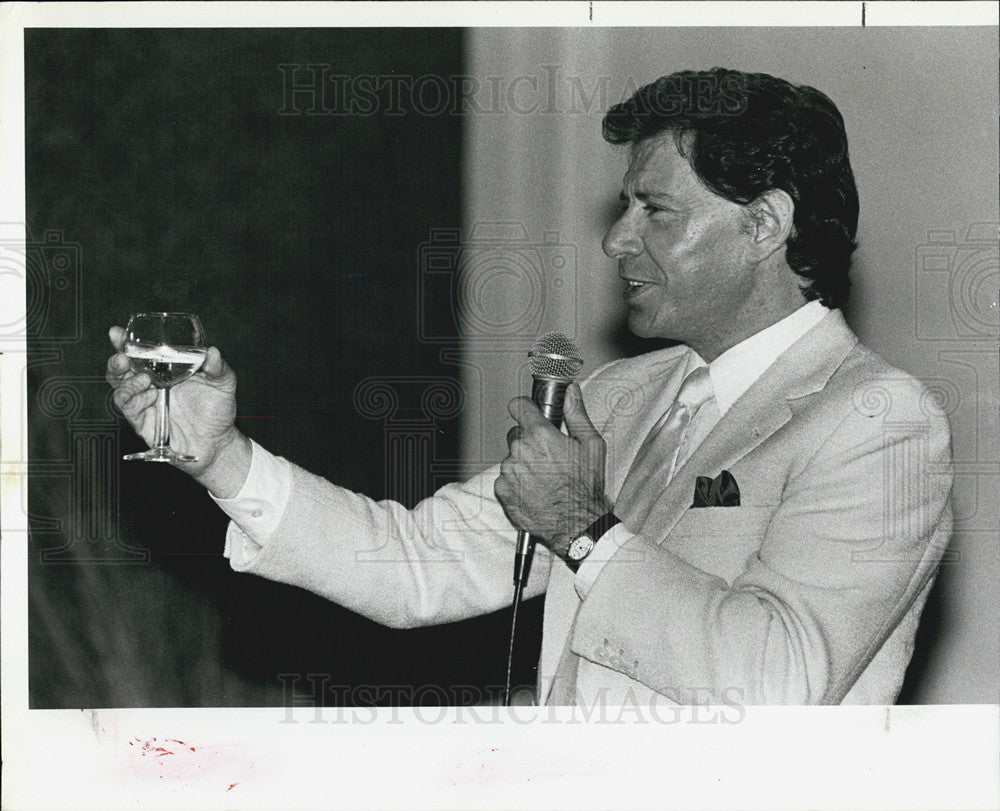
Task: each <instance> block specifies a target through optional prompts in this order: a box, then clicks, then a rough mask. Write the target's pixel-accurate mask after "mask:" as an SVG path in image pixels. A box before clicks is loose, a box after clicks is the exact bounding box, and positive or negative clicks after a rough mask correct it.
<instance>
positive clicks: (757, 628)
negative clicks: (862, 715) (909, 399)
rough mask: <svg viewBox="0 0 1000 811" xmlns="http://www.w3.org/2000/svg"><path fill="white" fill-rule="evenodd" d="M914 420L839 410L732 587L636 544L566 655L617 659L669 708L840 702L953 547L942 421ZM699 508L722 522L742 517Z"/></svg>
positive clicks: (656, 548)
mask: <svg viewBox="0 0 1000 811" xmlns="http://www.w3.org/2000/svg"><path fill="white" fill-rule="evenodd" d="M910 410H911V411H912V417H913V419H912V420H911V421H909V422H907V421H903V422H894V423H892V424H891V425H888V424H886V423H884V422H883V421H882V420H880V419H878V418H877V417H876V418H873V417H872V416H870V415H866V414H863V413H861V412H859V411H858V410H856V409H853V408H851V409H849V413H848V414H847V415H846V416H845V417H844V418H843V420H842V421H841V422H840V423H839V425H837V427H836V429H835V430H833V432H832V433H831V434H830V435H829V436H827V437H826V438H825V439H823V438H820V439H819V440H818V447H817V448H816V452H815V454H814V455H813V457H812V458H811V459H810V460H809V461H808V462H807V463H806V464H805V465H804V467H803V468H802V469H801V471H800V472H799V473H798V474H797V475H796V476H794V477H793V478H791V479H790V480H789V481H788V482H787V483H786V485H785V488H784V494H783V498H782V500H781V503H780V504H779V505H776V506H775V507H774V512H773V515H772V517H771V519H770V521H769V522H768V523H767V527H766V530H765V531H764V535H763V538H762V540H761V543H760V546H759V549H758V551H757V552H756V554H753V555H752V556H751V557H750V560H749V561H748V563H747V565H746V568H745V570H744V571H743V572H742V573H741V574H740V575H739V576H738V577H736V578H735V579H734V580H733V581H732V582H731V583H729V582H726V581H725V580H723V579H722V578H720V577H718V576H715V575H712V574H709V573H707V572H705V571H702V570H700V569H698V568H696V567H695V566H692V565H691V564H689V563H688V562H686V561H685V560H683V559H681V558H680V557H679V556H678V555H676V554H674V553H672V552H671V551H669V550H668V549H667V548H665V545H657V544H656V543H655V542H653V540H651V539H650V538H646V537H643V536H642V535H636V536H633V537H632V538H631V539H630V540H629V541H627V542H626V543H625V544H624V545H623V547H622V548H621V550H620V551H619V553H618V555H617V556H616V558H612V560H611V561H609V562H608V563H607V564H606V565H605V566H604V568H603V570H602V571H601V573H600V575H599V576H598V578H597V580H596V581H595V583H594V584H593V587H592V588H591V589H590V591H589V592H588V594H587V597H586V599H585V600H584V602H583V604H582V606H581V608H580V612H579V614H578V616H577V622H576V628H575V632H574V638H573V642H572V647H573V650H574V652H576V653H577V654H578V655H581V656H584V657H587V658H591V657H592V654H593V652H594V651H595V649H596V648H599V647H601V646H603V648H605V649H607V648H610V649H612V650H615V651H618V650H620V651H623V652H625V655H624V656H622V657H621V659H622V661H627V662H628V664H629V666H630V669H631V671H632V672H630V674H629V675H631V676H632V677H633V678H636V679H638V680H639V681H641V682H643V683H644V684H646V685H647V686H649V687H651V688H652V689H654V690H656V691H659V692H661V693H664V694H666V695H668V696H669V695H672V694H678V693H679V694H680V695H684V694H685V691H692V690H699V691H705V690H708V691H709V692H710V693H711V695H712V696H714V697H715V700H716V701H718V700H719V697H721V696H726V695H732V694H733V693H732V691H734V690H735V691H737V695H740V696H742V700H743V701H744V702H745V703H748V704H776V703H778V704H781V703H784V704H811V703H839V702H840V701H841V699H842V698H843V697H844V695H845V694H846V693H847V691H848V690H849V689H850V688H851V686H852V685H853V683H854V682H855V680H856V679H857V677H858V675H859V674H860V673H861V672H862V671H863V670H864V668H865V667H866V666H867V665H868V663H869V662H870V661H871V660H872V658H873V657H874V655H875V654H876V653H877V652H878V650H879V648H880V647H881V645H882V644H883V643H884V642H885V640H886V638H887V637H888V635H889V634H890V633H891V632H892V631H893V629H894V628H895V627H896V626H897V624H898V623H899V622H900V620H901V618H902V617H903V616H904V614H905V613H906V612H907V611H908V610H909V609H910V608H911V606H913V604H914V602H915V601H916V600H918V597H919V595H920V594H921V592H924V590H925V587H926V586H927V585H928V584H929V581H930V580H931V579H932V578H933V576H934V574H935V572H936V569H937V565H938V563H939V561H940V558H941V555H942V553H943V551H944V548H945V546H946V544H947V542H948V539H949V535H950V528H951V513H950V490H951V473H950V438H949V432H948V427H947V421H946V419H945V418H944V417H943V416H940V415H936V416H933V417H928V416H927V415H925V414H924V413H923V412H922V410H921V408H919V407H918V404H917V403H912V404H911V406H910ZM709 509H713V510H715V516H719V517H720V520H722V521H725V520H726V518H725V516H726V510H729V509H733V510H738V509H740V508H723V507H719V508H709ZM695 512H697V510H695ZM715 516H712V517H711V520H715ZM619 558H620V560H619ZM602 664H604V665H605V666H608V662H607V661H606V660H605V661H603V662H602ZM633 664H634V666H633ZM611 666H613V665H611ZM702 695H704V692H702Z"/></svg>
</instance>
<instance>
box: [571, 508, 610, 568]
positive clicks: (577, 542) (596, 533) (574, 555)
mask: <svg viewBox="0 0 1000 811" xmlns="http://www.w3.org/2000/svg"><path fill="white" fill-rule="evenodd" d="M621 522H622V521H621V519H620V518H619V517H618V516H617V515H615V514H614V513H605V514H604V515H602V516H601V517H600V518H598V519H597V520H596V521H595V522H594V523H593V524H591V525H590V526H589V527H587V528H586V529H585V530H584V531H583V533H582V534H580V535H579V536H578V537H576V538H574V539H573V540H572V541H571V542H570V545H569V549H567V550H566V558H567V560H566V565H567V566H569V568H570V569H572V570H573V571H574V572H575V571H576V570H577V569H579V568H580V564H581V563H583V562H584V561H585V560H586V559H587V555H589V554H590V553H591V552H593V551H594V546H595V545H596V544H597V542H598V541H599V540H600V539H601V536H602V535H604V533H605V532H607V531H608V530H609V529H611V527H613V526H615V524H620V523H621Z"/></svg>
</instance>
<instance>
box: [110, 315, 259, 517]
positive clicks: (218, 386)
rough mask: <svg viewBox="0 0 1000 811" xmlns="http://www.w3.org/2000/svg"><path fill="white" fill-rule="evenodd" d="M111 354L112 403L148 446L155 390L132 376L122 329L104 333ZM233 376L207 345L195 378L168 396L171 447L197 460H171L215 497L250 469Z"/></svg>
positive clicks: (145, 377) (232, 491) (232, 488)
mask: <svg viewBox="0 0 1000 811" xmlns="http://www.w3.org/2000/svg"><path fill="white" fill-rule="evenodd" d="M108 335H109V337H110V338H111V343H112V345H113V346H114V348H115V350H116V353H115V354H114V355H112V356H111V358H109V359H108V365H107V380H108V382H109V383H110V384H111V385H112V386H113V387H114V389H115V393H114V401H115V405H117V406H118V408H119V409H120V410H121V412H122V414H123V415H124V416H125V418H126V419H127V420H128V421H129V423H130V424H131V425H132V427H133V428H134V429H135V431H136V433H138V434H139V435H140V436H141V437H142V438H143V439H144V440H145V441H146V442H147V444H149V445H151V446H152V445H154V442H155V440H156V420H157V410H156V408H157V406H156V401H157V389H156V388H155V387H154V386H153V381H152V379H151V377H150V375H149V374H148V373H145V372H142V373H136V372H135V371H134V370H133V367H132V364H131V363H130V361H129V358H128V357H127V356H126V354H125V349H126V347H125V330H124V329H122V328H121V327H112V328H111V329H110V330H109V332H108ZM235 419H236V374H235V372H233V370H232V369H231V368H230V367H229V365H228V364H227V363H226V362H225V360H223V358H222V354H221V353H220V352H219V350H218V349H217V348H215V347H214V346H213V347H210V348H209V349H208V351H207V354H206V356H205V361H204V363H203V364H202V366H201V368H200V369H199V370H198V372H197V373H196V374H194V375H193V376H191V377H189V378H188V379H187V380H184V381H182V382H180V383H179V384H177V385H176V386H174V387H173V388H172V390H171V395H170V414H169V420H170V445H171V447H173V448H174V449H176V450H178V451H180V452H182V453H186V454H189V455H191V456H195V457H197V461H191V462H174V464H177V465H178V467H180V468H181V469H182V470H184V471H185V472H187V473H189V474H190V475H191V476H193V477H194V478H195V479H196V480H198V481H199V482H200V483H201V484H203V485H204V486H205V487H207V488H208V489H209V490H210V491H211V492H212V493H213V495H215V496H216V497H217V498H230V497H232V496H234V495H236V493H237V492H238V491H239V489H240V486H241V485H242V483H243V481H244V479H245V478H246V474H247V472H248V471H249V469H250V459H251V446H250V441H249V439H248V438H247V437H246V436H244V435H243V434H242V433H240V431H238V430H237V428H236V425H235Z"/></svg>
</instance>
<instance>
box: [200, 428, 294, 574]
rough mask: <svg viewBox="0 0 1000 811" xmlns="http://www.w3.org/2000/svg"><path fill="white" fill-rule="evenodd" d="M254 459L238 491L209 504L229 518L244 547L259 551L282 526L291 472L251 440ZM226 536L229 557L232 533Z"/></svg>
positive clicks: (226, 554) (288, 467) (286, 465)
mask: <svg viewBox="0 0 1000 811" xmlns="http://www.w3.org/2000/svg"><path fill="white" fill-rule="evenodd" d="M250 445H251V447H252V449H253V456H252V457H251V460H250V472H249V473H248V474H247V478H246V481H245V482H243V486H242V487H241V488H240V491H239V492H238V493H237V494H236V495H235V496H233V497H232V498H216V497H215V496H212V494H211V493H209V495H210V496H212V500H213V501H214V502H215V503H216V504H218V505H219V507H220V508H221V509H222V511H223V512H224V513H225V514H226V515H228V516H229V517H230V518H231V519H232V521H233V523H234V524H235V525H236V528H238V529H239V530H240V532H239V533H238V534H239V535H241V536H242V539H243V541H244V544H246V542H247V541H249V542H250V543H252V544H253V545H254V546H256V547H257V548H258V549H259V548H260V547H261V546H263V545H264V543H265V542H266V541H267V539H268V538H269V537H271V535H272V534H273V533H274V531H275V530H276V529H277V528H278V524H280V523H281V517H282V516H283V515H284V514H285V508H286V507H287V506H288V499H289V497H290V495H291V492H292V469H291V465H290V464H289V463H288V461H287V460H286V459H283V458H281V457H280V456H275V455H274V454H272V453H269V452H268V451H266V450H264V448H262V447H261V446H260V445H258V444H257V443H256V442H254V441H253V440H252V439H251V440H250ZM233 529H234V528H233V527H232V526H230V531H228V532H227V533H226V548H225V550H224V552H223V554H224V555H225V556H226V557H227V558H228V557H231V552H232V549H231V548H230V544H231V541H232V538H233V535H234V534H237V533H234V532H233V531H232V530H233Z"/></svg>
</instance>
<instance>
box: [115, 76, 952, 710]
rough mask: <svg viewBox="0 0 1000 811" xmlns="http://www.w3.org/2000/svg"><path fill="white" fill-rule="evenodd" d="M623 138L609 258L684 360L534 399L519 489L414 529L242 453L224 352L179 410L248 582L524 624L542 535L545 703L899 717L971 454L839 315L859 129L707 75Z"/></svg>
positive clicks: (768, 80) (464, 499)
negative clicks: (529, 550) (730, 706)
mask: <svg viewBox="0 0 1000 811" xmlns="http://www.w3.org/2000/svg"><path fill="white" fill-rule="evenodd" d="M706 93H707V94H709V96H710V97H706V95H705V94H706ZM713 94H714V95H713ZM604 130H605V137H606V138H607V139H608V140H609V141H611V142H613V143H627V144H629V146H630V150H631V153H630V155H631V160H630V165H629V168H628V171H627V173H626V175H625V179H624V184H623V189H622V194H621V198H622V211H621V214H620V216H619V218H618V220H617V221H616V222H615V224H614V225H613V226H612V227H611V229H610V230H609V232H608V234H607V236H606V237H605V241H604V249H605V252H606V253H607V254H608V255H609V256H611V257H612V258H614V259H615V260H617V262H618V269H619V275H620V276H621V277H622V279H623V280H624V282H625V284H626V285H627V292H626V297H627V301H628V304H629V327H630V328H631V329H632V331H633V332H635V333H636V334H638V335H641V336H644V337H661V338H669V339H673V340H676V341H680V342H682V344H681V345H679V346H675V347H672V348H669V349H665V350H662V351H660V352H654V353H651V354H648V355H644V356H641V357H638V358H632V359H627V360H622V361H617V362H614V363H611V364H609V365H607V366H605V367H603V368H602V369H599V370H597V372H595V373H594V374H593V375H592V376H591V377H590V378H589V379H588V380H587V381H585V383H584V384H583V385H582V387H580V386H576V385H573V386H571V387H570V389H569V391H568V393H567V402H566V432H565V433H562V432H560V431H558V430H556V429H555V428H553V427H552V426H551V425H550V424H549V423H548V422H547V421H546V420H545V419H544V418H543V417H542V416H541V414H540V413H539V411H538V409H537V408H536V407H535V406H534V405H533V404H532V403H531V401H530V400H528V399H527V398H516V399H515V400H513V401H512V402H511V406H510V411H511V415H512V416H513V417H514V419H515V421H516V423H517V424H516V425H515V427H514V428H513V429H511V432H510V434H509V436H508V441H509V444H510V455H509V456H508V458H507V459H506V460H504V462H503V463H502V464H501V465H500V466H499V468H493V469H490V470H487V471H485V472H484V473H483V474H481V475H479V476H477V477H474V478H473V479H471V480H470V481H468V482H465V483H461V484H452V485H448V486H446V487H444V488H442V489H441V490H440V491H438V492H437V493H436V494H435V495H434V496H433V497H432V498H429V499H426V500H425V501H423V502H421V503H420V504H419V505H417V507H416V508H414V509H413V510H409V511H407V510H405V509H404V508H403V507H402V506H401V505H399V504H395V503H392V502H380V503H376V502H374V501H372V500H370V499H367V498H366V497H364V496H362V495H359V494H356V493H351V492H349V491H347V490H344V489H343V488H339V487H337V486H335V485H333V484H331V483H330V482H327V481H325V480H323V479H320V478H319V477H316V476H313V475H311V474H309V473H307V472H306V471H304V470H302V469H301V468H298V467H296V466H294V465H292V464H291V463H289V462H287V461H286V460H284V459H280V458H278V457H274V456H272V455H271V454H269V453H267V452H266V451H265V450H264V449H263V448H260V447H259V446H258V445H256V444H255V443H253V442H251V441H250V440H249V439H248V438H247V437H245V436H243V435H242V434H240V433H239V432H238V431H237V430H236V428H235V427H234V425H233V418H234V416H235V413H236V412H235V399H234V393H235V376H234V375H233V373H232V371H231V370H230V369H229V368H228V367H227V366H226V364H225V362H224V361H223V360H222V358H221V355H220V354H219V352H218V350H216V349H212V350H210V353H209V357H208V360H207V361H206V363H205V366H204V368H203V371H202V372H200V373H199V374H198V375H196V376H195V377H194V378H192V379H191V380H190V381H188V382H186V383H184V384H183V385H182V386H179V387H178V388H177V389H176V390H175V392H174V396H173V401H174V406H173V410H172V418H173V420H174V426H173V430H172V436H173V437H174V438H175V440H174V441H175V443H176V444H177V445H178V446H179V447H180V448H181V449H182V450H186V451H189V452H194V453H195V454H196V455H198V456H199V457H200V460H201V461H199V462H198V463H189V464H184V465H181V466H182V467H183V469H185V470H187V471H188V472H189V473H190V474H191V475H193V476H194V477H195V478H196V479H197V480H199V481H200V482H201V483H202V484H204V485H205V486H206V487H207V488H208V489H209V491H210V492H211V493H212V495H213V497H215V498H216V500H217V501H218V503H219V504H220V506H221V507H222V508H223V509H224V510H225V511H226V512H227V513H228V514H229V515H230V516H231V518H232V519H233V521H232V522H231V524H230V527H229V531H228V533H227V538H226V554H227V556H228V557H229V559H230V562H231V565H232V566H233V568H234V569H235V570H237V571H245V572H252V573H255V574H259V575H262V576H265V577H269V578H272V579H275V580H280V581H283V582H288V583H293V584H296V585H299V586H302V587H305V588H308V589H310V590H312V591H315V592H317V593H319V594H321V595H323V596H325V597H328V598H329V599H332V600H335V601H337V602H339V603H342V604H343V605H345V606H347V607H349V608H351V609H353V610H355V611H358V612H360V613H362V614H365V615H367V616H369V617H372V618H374V619H376V620H378V621H380V622H383V623H386V624H389V625H393V626H398V627H408V626H413V625H419V624H430V623H439V622H447V621H452V620H457V619H462V618H465V617H468V616H472V615H475V614H479V613H484V612H488V611H492V610H496V609H498V608H501V607H503V606H504V605H507V604H509V601H510V597H511V586H510V567H511V560H512V549H513V544H514V539H515V535H516V531H517V529H523V530H527V531H529V532H531V534H532V535H534V536H536V537H538V538H539V539H540V540H541V541H542V542H543V546H540V547H539V548H538V550H537V551H536V559H535V561H534V565H533V566H532V572H531V577H530V579H529V581H528V584H527V586H526V594H527V595H529V596H530V595H534V594H539V593H542V592H545V593H546V603H545V618H544V629H543V644H542V658H541V662H540V667H539V699H540V700H541V701H546V702H548V703H551V704H573V703H585V704H588V705H592V704H594V703H598V702H599V703H609V704H610V703H615V704H620V703H629V704H634V703H637V702H643V703H644V702H649V703H660V702H664V703H671V702H676V703H704V702H719V701H723V702H728V701H739V702H742V703H747V704H757V703H760V704H767V703H792V704H805V703H851V702H854V703H891V702H892V701H893V700H894V699H895V697H896V695H897V693H898V691H899V687H900V685H901V683H902V679H903V675H904V672H905V668H906V665H907V662H908V661H909V658H910V655H911V653H912V647H913V637H914V632H915V629H916V625H917V622H918V619H919V615H920V611H921V609H922V607H923V604H924V601H925V600H926V597H927V593H928V591H929V589H930V588H931V585H932V583H933V579H934V575H935V573H936V571H937V566H938V564H939V562H940V558H941V555H942V553H943V551H944V547H945V545H946V544H947V541H948V538H949V533H950V506H949V498H950V489H951V473H950V467H949V465H950V440H949V433H948V426H947V421H946V419H945V418H944V417H943V416H942V415H941V414H940V413H938V411H937V410H936V409H935V407H934V402H933V398H932V397H930V396H929V395H928V392H926V391H925V390H924V389H923V388H922V386H921V385H920V384H919V383H918V382H917V381H915V380H914V379H913V378H911V377H909V376H908V375H906V374H905V373H903V372H900V371H899V370H896V369H893V368H892V367H890V366H889V365H888V364H887V363H885V362H884V361H883V360H881V359H880V358H879V357H878V356H877V355H875V354H874V353H872V352H871V351H869V350H868V349H866V348H865V347H863V346H862V345H861V344H860V343H859V342H858V339H857V338H856V336H854V334H853V333H852V332H851V331H850V329H849V328H848V327H847V325H846V324H845V322H844V319H843V317H842V316H841V314H840V311H839V309H838V308H839V307H840V306H841V305H843V303H844V302H845V301H846V298H847V292H848V289H849V283H848V280H847V270H848V266H849V264H850V256H851V253H852V251H853V249H854V235H855V227H856V222H857V212H858V204H857V193H856V190H855V186H854V181H853V176H852V173H851V168H850V163H849V160H848V155H847V143H846V136H845V133H844V126H843V121H842V119H841V117H840V114H839V112H838V111H837V109H836V107H835V106H834V105H833V103H832V102H831V101H830V100H829V99H827V98H826V97H825V96H824V95H822V94H821V93H819V92H818V91H816V90H813V89H812V88H808V87H795V86H792V85H790V84H788V83H787V82H783V81H782V80H779V79H775V78H774V77H771V76H766V75H763V74H742V73H737V72H733V71H723V70H715V71H707V72H703V73H689V72H685V73H679V74H673V75H672V76H668V77H664V78H663V79H660V80H658V81H657V82H654V83H652V84H651V85H648V86H646V87H644V88H642V89H641V90H639V91H638V92H637V93H636V94H635V95H634V96H633V97H632V98H631V99H629V100H628V101H626V102H624V103H622V104H619V105H616V106H615V107H614V108H612V110H611V111H610V112H609V113H608V115H607V116H606V118H605V121H604ZM121 337H122V336H121V332H120V330H118V329H117V328H114V329H112V333H111V338H112V342H113V343H114V344H115V346H116V348H117V349H119V350H120V349H121ZM108 378H109V380H110V381H111V382H112V384H113V385H114V386H116V388H117V391H116V392H115V400H116V402H117V403H118V405H119V407H120V408H121V409H122V411H123V413H124V414H125V415H126V416H127V417H128V418H129V420H130V421H131V422H132V424H133V425H134V426H135V427H136V429H137V430H138V431H139V432H140V433H141V434H142V435H143V436H144V437H146V438H147V440H148V439H149V438H150V437H151V434H152V421H153V413H152V403H153V396H152V392H151V390H150V388H149V380H148V377H146V376H144V375H139V376H136V375H133V374H132V373H131V372H129V371H127V361H126V360H125V359H124V356H123V355H121V354H120V352H119V354H116V355H115V356H113V357H112V358H111V360H110V361H109V366H108ZM442 550H448V553H449V554H447V555H442V554H441V552H442ZM456 553H457V554H456Z"/></svg>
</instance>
